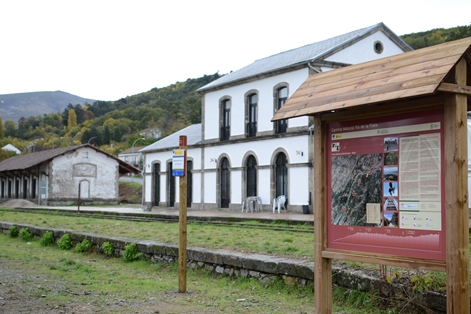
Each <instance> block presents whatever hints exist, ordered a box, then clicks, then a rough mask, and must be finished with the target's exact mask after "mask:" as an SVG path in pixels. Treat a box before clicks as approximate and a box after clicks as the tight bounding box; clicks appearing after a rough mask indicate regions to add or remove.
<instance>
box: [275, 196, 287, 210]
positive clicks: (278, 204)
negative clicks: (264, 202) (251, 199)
mask: <svg viewBox="0 0 471 314" xmlns="http://www.w3.org/2000/svg"><path fill="white" fill-rule="evenodd" d="M285 202H286V196H285V195H280V196H278V197H277V198H275V199H273V213H275V210H276V208H277V207H278V214H279V213H280V209H281V207H283V209H284V210H286V207H285Z"/></svg>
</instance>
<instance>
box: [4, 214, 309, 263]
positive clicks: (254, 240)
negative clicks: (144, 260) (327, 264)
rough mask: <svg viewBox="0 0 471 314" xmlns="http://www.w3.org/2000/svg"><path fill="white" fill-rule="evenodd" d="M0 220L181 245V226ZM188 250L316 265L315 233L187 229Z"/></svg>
mask: <svg viewBox="0 0 471 314" xmlns="http://www.w3.org/2000/svg"><path fill="white" fill-rule="evenodd" d="M0 220H3V221H10V222H17V223H24V224H31V225H35V226H41V227H51V228H63V229H71V230H76V231H79V232H93V233H99V234H103V235H108V236H120V237H129V238H135V239H140V240H153V241H159V242H163V243H173V244H177V243H178V224H175V223H161V222H152V223H149V222H130V221H117V220H107V219H93V218H77V217H66V216H60V215H46V214H41V213H38V214H30V213H20V212H13V211H6V210H1V209H0ZM187 232H188V246H195V247H205V248H209V249H228V250H234V251H238V252H247V253H255V252H257V253H262V254H267V255H272V256H284V257H293V258H299V259H304V260H309V261H314V233H294V232H289V231H270V230H258V229H242V228H235V227H234V228H231V227H219V226H211V225H209V224H191V223H190V224H189V225H188V230H187Z"/></svg>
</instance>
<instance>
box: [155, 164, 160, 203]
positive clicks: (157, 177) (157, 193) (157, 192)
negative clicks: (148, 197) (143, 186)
mask: <svg viewBox="0 0 471 314" xmlns="http://www.w3.org/2000/svg"><path fill="white" fill-rule="evenodd" d="M153 176H154V202H153V205H154V206H159V205H160V164H154V171H153Z"/></svg>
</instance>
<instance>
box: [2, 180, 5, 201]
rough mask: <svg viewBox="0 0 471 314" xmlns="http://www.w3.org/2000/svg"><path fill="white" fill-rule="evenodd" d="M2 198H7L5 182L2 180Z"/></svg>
mask: <svg viewBox="0 0 471 314" xmlns="http://www.w3.org/2000/svg"><path fill="white" fill-rule="evenodd" d="M2 198H5V180H2Z"/></svg>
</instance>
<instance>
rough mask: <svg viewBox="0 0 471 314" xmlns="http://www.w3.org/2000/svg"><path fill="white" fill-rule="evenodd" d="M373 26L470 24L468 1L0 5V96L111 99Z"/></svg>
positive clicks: (98, 0)
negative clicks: (46, 93) (64, 94)
mask: <svg viewBox="0 0 471 314" xmlns="http://www.w3.org/2000/svg"><path fill="white" fill-rule="evenodd" d="M323 5H324V6H323ZM379 22H383V23H385V24H386V26H388V27H389V28H390V29H391V30H392V31H393V32H395V33H396V34H397V35H403V34H408V33H413V32H420V31H427V30H430V29H433V28H449V27H455V26H463V25H469V24H471V0H424V1H422V0H407V1H406V0H396V1H377V0H375V1H369V0H365V1H362V0H360V1H352V0H337V1H335V0H333V1H318V0H309V1H307V0H289V1H278V0H270V1H268V0H267V1H258V0H251V1H246V0H237V1H224V0H219V1H207V0H200V1H196V0H180V1H174V0H166V1H162V0H153V1H139V0H136V1H120V0H113V1H104V0H92V1H88V0H80V1H63V0H60V1H49V0H41V1H38V0H30V1H21V0H15V1H13V0H12V1H7V0H2V1H1V2H0V94H10V93H22V92H34V91H55V90H61V91H65V92H68V93H71V94H74V95H77V96H80V97H84V98H91V99H97V100H117V99H119V98H122V97H126V96H128V95H134V94H137V93H141V92H145V91H148V90H150V89H151V88H153V87H165V86H168V85H170V84H172V83H175V82H177V81H180V82H181V81H185V80H186V79H188V78H197V77H201V76H203V75H204V74H213V73H216V72H218V71H219V73H220V74H225V73H228V72H230V71H235V70H237V69H239V68H241V67H243V66H245V65H247V64H250V63H252V62H253V61H255V60H257V59H260V58H264V57H267V56H269V55H272V54H276V53H279V52H282V51H286V50H289V49H293V48H297V47H300V46H303V45H307V44H310V43H313V42H317V41H320V40H323V39H327V38H330V37H333V36H337V35H340V34H344V33H347V32H350V31H353V30H357V29H360V28H364V27H367V26H371V25H374V24H376V23H379Z"/></svg>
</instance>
